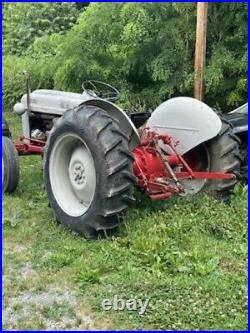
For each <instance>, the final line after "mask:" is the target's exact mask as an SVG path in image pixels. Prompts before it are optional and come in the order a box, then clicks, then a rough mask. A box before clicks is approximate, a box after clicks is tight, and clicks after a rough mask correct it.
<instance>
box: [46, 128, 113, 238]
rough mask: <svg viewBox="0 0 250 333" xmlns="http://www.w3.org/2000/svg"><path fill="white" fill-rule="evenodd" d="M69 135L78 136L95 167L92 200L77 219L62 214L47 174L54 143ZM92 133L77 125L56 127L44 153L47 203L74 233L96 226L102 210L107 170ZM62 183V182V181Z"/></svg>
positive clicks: (89, 129) (88, 129) (62, 211)
mask: <svg viewBox="0 0 250 333" xmlns="http://www.w3.org/2000/svg"><path fill="white" fill-rule="evenodd" d="M65 132H67V133H69V134H70V133H71V134H74V135H77V136H79V138H80V139H82V140H83V141H84V142H85V143H86V145H87V147H88V149H89V151H90V153H91V155H92V158H93V161H94V165H95V174H96V188H95V193H94V198H93V200H92V202H91V204H90V207H89V208H88V209H87V211H86V212H85V213H84V214H83V215H81V216H78V217H73V216H70V215H68V214H67V213H65V212H64V210H63V209H62V208H61V207H60V205H59V204H58V202H57V200H56V199H55V196H54V194H53V191H52V187H51V182H50V176H49V174H50V172H49V165H50V156H51V152H52V150H53V147H54V145H55V143H56V141H57V140H58V139H59V138H60V136H61V135H63V133H65ZM92 137H93V133H91V128H88V127H86V128H80V127H79V126H77V124H74V123H73V122H72V123H66V124H63V125H62V126H60V127H58V128H57V129H55V130H54V131H53V133H51V136H50V138H49V144H48V149H47V150H46V152H45V168H44V179H45V187H46V190H47V194H48V197H49V201H50V204H51V207H52V209H53V210H54V212H55V214H56V216H57V217H58V219H59V220H60V222H61V223H62V224H64V225H66V226H68V227H70V228H72V229H74V230H76V231H79V232H82V228H81V226H82V225H84V228H86V227H91V228H93V227H94V228H95V227H97V225H98V219H99V218H100V213H101V210H102V207H101V206H100V203H101V202H102V200H101V199H102V196H103V194H104V193H103V188H104V186H103V184H104V183H103V182H105V179H106V177H105V175H106V170H107V165H105V161H104V160H103V158H102V155H103V152H102V151H101V147H99V146H97V145H96V144H95V142H94V141H93V139H92ZM62 181H63V180H62ZM97 207H98V209H97Z"/></svg>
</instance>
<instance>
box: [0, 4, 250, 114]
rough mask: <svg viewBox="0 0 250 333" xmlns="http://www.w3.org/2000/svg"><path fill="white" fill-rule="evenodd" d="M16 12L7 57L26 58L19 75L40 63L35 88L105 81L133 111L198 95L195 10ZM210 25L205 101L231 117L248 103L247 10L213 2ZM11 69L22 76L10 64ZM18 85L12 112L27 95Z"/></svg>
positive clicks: (8, 95) (33, 8)
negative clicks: (232, 111) (195, 84)
mask: <svg viewBox="0 0 250 333" xmlns="http://www.w3.org/2000/svg"><path fill="white" fill-rule="evenodd" d="M9 6H10V7H9ZM9 6H7V5H6V4H4V7H3V9H4V15H3V17H4V21H3V26H4V29H3V30H4V32H3V45H4V50H5V51H4V52H5V54H7V53H8V57H9V54H10V53H15V54H18V55H20V54H22V55H23V54H24V53H25V54H26V56H25V57H23V56H22V57H19V58H15V60H14V61H15V62H18V63H19V64H18V65H17V64H16V65H15V66H14V68H15V70H16V69H17V67H19V68H20V67H23V66H24V65H26V64H27V65H26V66H30V67H32V64H33V63H34V67H33V70H32V74H33V82H34V85H33V87H37V85H36V83H37V82H38V83H39V87H41V85H40V84H42V83H43V87H44V88H51V87H54V88H56V89H63V90H67V91H76V92H80V91H81V83H82V81H84V80H86V79H99V80H103V81H107V82H109V83H111V84H113V85H114V86H117V87H118V88H119V89H120V90H121V100H120V103H121V104H122V105H123V106H124V107H126V108H128V109H130V110H133V109H140V110H141V109H145V108H154V107H156V106H157V105H159V103H161V102H163V101H164V100H166V99H168V98H170V97H173V96H179V95H188V96H192V95H193V78H194V71H193V64H194V47H195V31H196V6H195V5H194V3H174V2H173V3H126V2H125V3H109V4H105V3H90V5H89V6H88V7H87V9H86V10H85V11H83V10H82V11H80V12H79V11H76V7H75V5H73V4H72V3H71V4H70V3H64V4H62V3H60V4H59V3H54V4H52V3H49V4H45V3H41V4H38V3H31V4H28V3H25V4H21V3H20V4H19V3H17V4H15V5H13V6H12V4H11V5H9ZM55 8H56V11H55ZM67 11H69V12H70V15H65V12H67ZM55 13H56V17H57V16H58V17H59V18H58V20H57V18H56V17H55V16H53V15H55ZM78 13H80V15H79V16H77V15H78ZM26 16H28V17H29V19H28V20H26ZM77 17H78V19H77V21H76V18H77ZM208 19H209V20H208V36H207V59H206V63H207V68H206V73H205V74H206V75H205V79H206V92H205V102H207V103H208V104H210V105H211V106H213V107H216V108H218V109H222V110H224V111H229V110H230V109H233V107H235V106H238V105H240V104H243V103H245V101H246V100H247V3H209V16H208ZM41 20H42V22H43V21H44V20H45V21H46V22H47V20H49V21H52V22H54V21H55V24H52V25H49V26H48V25H46V22H43V23H41ZM53 20H54V21H53ZM64 20H65V22H64ZM26 21H28V23H27V22H26ZM57 22H58V24H57ZM73 23H74V24H73ZM19 25H20V27H21V28H20V29H14V26H15V27H16V26H19ZM31 27H32V28H31ZM22 29H24V31H23V30H22ZM29 29H31V30H32V29H33V30H32V33H28V34H27V31H28V30H29ZM66 30H68V31H66ZM65 31H66V32H65ZM55 32H56V33H55ZM19 33H20V35H18V34H19ZM24 58H25V59H26V60H24ZM3 66H4V67H5V66H7V68H4V72H5V73H9V76H10V78H12V77H16V75H14V74H13V73H12V71H14V69H13V70H12V66H9V61H8V60H7V61H6V62H5V61H4V64H3ZM14 84H17V82H15V83H13V84H12V85H11V84H8V85H5V86H4V90H3V94H4V96H5V100H6V102H5V105H10V104H11V103H13V99H14V96H13V95H15V98H16V97H17V96H19V95H20V94H19V92H18V93H16V92H13V91H11V90H10V89H12V87H13V86H14ZM20 85H21V83H18V86H20Z"/></svg>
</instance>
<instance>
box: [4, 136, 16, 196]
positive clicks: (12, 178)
mask: <svg viewBox="0 0 250 333" xmlns="http://www.w3.org/2000/svg"><path fill="white" fill-rule="evenodd" d="M18 182H19V158H18V154H17V151H16V148H15V146H14V144H13V143H12V141H11V140H10V139H9V138H7V137H6V136H2V191H3V193H8V194H10V193H12V192H14V191H15V190H16V188H17V185H18Z"/></svg>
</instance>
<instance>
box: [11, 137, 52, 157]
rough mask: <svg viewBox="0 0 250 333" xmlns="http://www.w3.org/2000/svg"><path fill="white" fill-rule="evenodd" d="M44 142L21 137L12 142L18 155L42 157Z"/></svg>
mask: <svg viewBox="0 0 250 333" xmlns="http://www.w3.org/2000/svg"><path fill="white" fill-rule="evenodd" d="M45 144H46V142H45V141H41V140H35V139H30V138H25V137H21V138H19V139H17V140H16V141H15V142H14V145H15V147H16V150H17V152H18V155H20V156H21V155H34V154H35V155H43V151H44V146H45Z"/></svg>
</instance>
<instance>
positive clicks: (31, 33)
mask: <svg viewBox="0 0 250 333" xmlns="http://www.w3.org/2000/svg"><path fill="white" fill-rule="evenodd" d="M77 16H78V10H77V8H76V6H75V4H74V3H68V2H59V3H53V2H49V3H46V2H40V3H39V2H31V3H21V2H14V3H13V2H12V3H3V37H4V38H3V53H4V54H18V55H23V54H25V53H26V50H27V48H28V47H29V46H30V45H31V44H32V42H33V41H34V39H35V37H39V36H44V35H47V34H52V33H54V32H58V33H64V32H65V31H66V30H68V29H69V28H71V27H72V26H73V25H74V23H75V22H76V19H77Z"/></svg>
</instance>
